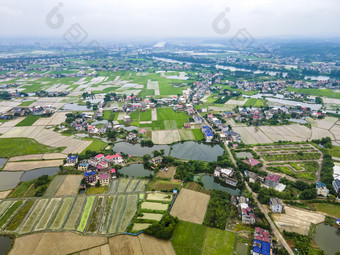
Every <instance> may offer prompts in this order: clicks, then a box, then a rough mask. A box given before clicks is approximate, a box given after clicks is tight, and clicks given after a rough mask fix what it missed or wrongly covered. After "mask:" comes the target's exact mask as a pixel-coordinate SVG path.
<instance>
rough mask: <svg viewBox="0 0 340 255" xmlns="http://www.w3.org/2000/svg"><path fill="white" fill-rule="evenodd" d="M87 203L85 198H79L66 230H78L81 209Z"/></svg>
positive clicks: (67, 222) (65, 227)
mask: <svg viewBox="0 0 340 255" xmlns="http://www.w3.org/2000/svg"><path fill="white" fill-rule="evenodd" d="M84 201H85V197H78V198H77V201H76V202H75V204H74V206H73V208H72V211H71V213H70V215H69V217H68V219H67V221H66V224H65V226H64V229H65V230H73V229H75V228H76V224H77V222H78V219H79V217H81V209H82V207H83V203H84Z"/></svg>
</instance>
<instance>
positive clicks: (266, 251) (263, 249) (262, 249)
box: [253, 240, 270, 255]
mask: <svg viewBox="0 0 340 255" xmlns="http://www.w3.org/2000/svg"><path fill="white" fill-rule="evenodd" d="M260 254H263V255H270V243H267V242H263V241H259V240H254V245H253V255H260Z"/></svg>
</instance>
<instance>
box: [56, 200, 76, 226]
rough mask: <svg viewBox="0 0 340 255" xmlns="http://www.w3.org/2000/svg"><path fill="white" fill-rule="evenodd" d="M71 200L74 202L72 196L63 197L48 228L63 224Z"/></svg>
mask: <svg viewBox="0 0 340 255" xmlns="http://www.w3.org/2000/svg"><path fill="white" fill-rule="evenodd" d="M73 202H74V197H66V198H64V200H63V201H62V204H61V206H60V209H59V211H58V213H57V215H56V216H55V218H54V220H53V222H52V224H51V226H50V229H61V227H62V226H63V223H64V222H65V219H66V215H67V214H68V212H69V211H70V208H71V206H72V204H73Z"/></svg>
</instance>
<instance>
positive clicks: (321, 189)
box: [316, 182, 329, 197]
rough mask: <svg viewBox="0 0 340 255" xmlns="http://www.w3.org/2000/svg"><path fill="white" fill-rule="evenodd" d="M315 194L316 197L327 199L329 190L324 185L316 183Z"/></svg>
mask: <svg viewBox="0 0 340 255" xmlns="http://www.w3.org/2000/svg"><path fill="white" fill-rule="evenodd" d="M316 194H317V195H318V196H324V197H327V196H328V195H329V189H328V188H327V186H326V184H325V183H322V182H318V183H317V184H316Z"/></svg>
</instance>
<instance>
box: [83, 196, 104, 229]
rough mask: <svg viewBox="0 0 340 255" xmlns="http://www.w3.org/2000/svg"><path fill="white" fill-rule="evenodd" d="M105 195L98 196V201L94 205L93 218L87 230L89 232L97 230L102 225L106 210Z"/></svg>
mask: <svg viewBox="0 0 340 255" xmlns="http://www.w3.org/2000/svg"><path fill="white" fill-rule="evenodd" d="M104 202H105V201H104V197H98V198H97V199H96V202H95V204H94V206H93V208H94V209H93V212H92V215H91V218H90V220H89V224H88V225H87V228H86V231H88V232H91V233H93V232H97V230H98V228H99V227H100V223H101V219H102V216H103V210H104V206H103V205H104Z"/></svg>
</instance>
